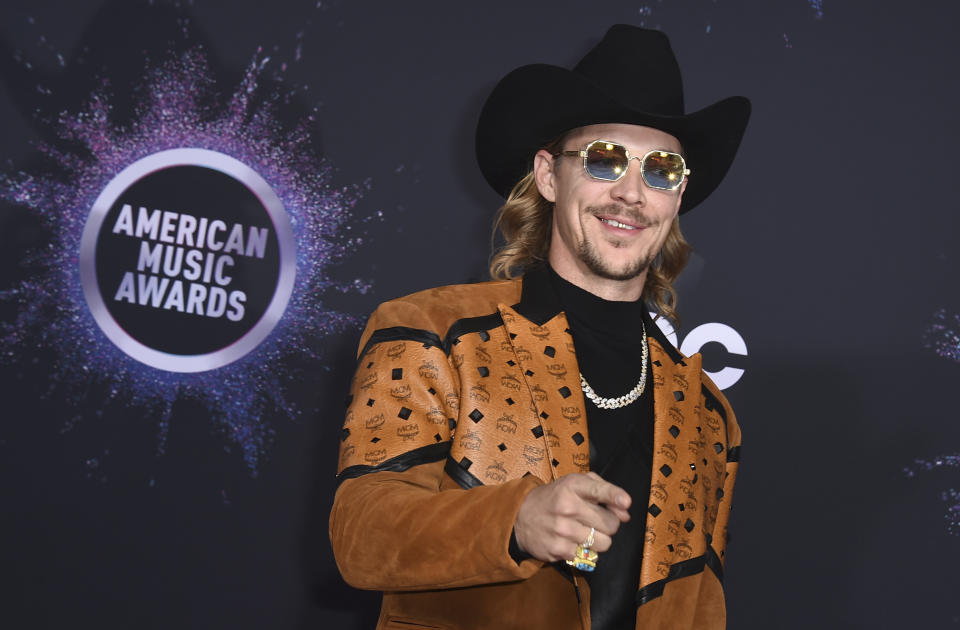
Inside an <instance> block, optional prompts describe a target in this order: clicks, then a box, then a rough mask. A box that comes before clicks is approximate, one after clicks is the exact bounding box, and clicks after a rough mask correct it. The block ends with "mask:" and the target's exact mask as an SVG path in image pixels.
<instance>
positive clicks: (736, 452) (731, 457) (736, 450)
mask: <svg viewBox="0 0 960 630" xmlns="http://www.w3.org/2000/svg"><path fill="white" fill-rule="evenodd" d="M727 461H728V462H739V461H740V447H739V446H734V447H733V448H730V449H727Z"/></svg>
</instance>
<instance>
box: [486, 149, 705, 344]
mask: <svg viewBox="0 0 960 630" xmlns="http://www.w3.org/2000/svg"><path fill="white" fill-rule="evenodd" d="M562 142H563V138H560V139H558V140H556V141H554V142H551V143H550V144H549V145H547V146H546V147H545V149H546V150H547V151H548V152H550V153H551V154H553V153H556V150H557V149H558V147H559V146H560V145H561V144H562ZM552 226H553V203H551V202H549V201H547V200H546V199H544V198H543V196H542V195H541V194H540V190H539V189H538V188H537V183H536V181H534V173H533V170H531V171H530V172H529V173H527V175H526V176H525V177H524V178H523V179H521V180H520V181H519V182H517V185H516V186H514V187H513V190H511V191H510V195H509V196H508V197H507V201H506V203H504V204H503V206H501V207H500V209H499V210H498V211H497V216H496V220H495V221H494V224H493V238H496V234H497V232H498V231H499V232H500V234H502V235H503V239H504V244H503V245H502V246H501V247H499V248H496V249H495V250H494V252H493V254H492V255H491V257H490V276H491V277H493V278H494V279H497V280H507V279H510V278H515V277H516V276H518V275H521V274H522V273H523V272H524V270H526V269H527V268H529V267H531V266H533V265H536V264H541V263H544V262H545V261H546V260H547V253H548V252H549V250H550V233H551V229H552ZM691 250H692V248H691V247H690V244H689V243H687V241H686V239H684V238H683V234H682V233H681V232H680V221H679V219H677V218H674V220H673V223H672V224H671V225H670V231H669V232H668V233H667V238H666V240H665V241H664V243H663V248H662V249H661V250H660V253H659V254H658V255H657V257H656V258H655V259H654V261H653V262H652V263H651V264H650V268H649V269H648V271H647V280H646V282H645V283H644V285H643V295H642V297H643V299H644V300H645V301H646V302H647V304H648V305H649V306H651V307H652V308H653V309H654V310H655V311H656V312H657V313H658V315H660V316H663V317H665V318H666V319H667V320H669V321H670V322H671V323H672V324H674V325H675V326H676V325H678V324H679V317H678V316H677V311H676V305H677V292H676V290H674V288H673V281H674V280H676V279H677V276H679V275H680V272H681V271H683V268H684V267H685V266H686V264H687V260H688V259H689V258H690V252H691Z"/></svg>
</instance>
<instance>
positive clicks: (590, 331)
mask: <svg viewBox="0 0 960 630" xmlns="http://www.w3.org/2000/svg"><path fill="white" fill-rule="evenodd" d="M749 109H750V106H749V102H748V101H747V100H746V99H744V98H742V97H733V98H729V99H726V100H724V101H721V102H719V103H716V104H715V105H712V106H711V107H708V108H706V109H704V110H701V111H699V112H695V113H692V114H685V113H684V110H683V96H682V88H681V82H680V72H679V68H678V67H677V64H676V61H675V59H674V56H673V52H672V50H671V49H670V45H669V42H668V41H667V38H666V36H664V35H663V34H662V33H660V32H658V31H649V30H644V29H639V28H635V27H630V26H624V25H618V26H614V27H613V28H611V29H610V31H609V32H608V33H607V34H606V36H605V37H604V39H603V40H602V41H601V42H600V43H599V44H598V45H597V46H596V47H595V48H593V49H592V50H591V51H590V52H589V53H588V54H587V55H586V56H585V57H584V58H583V59H582V60H581V61H580V63H579V64H578V65H577V66H576V67H575V68H574V69H573V70H568V69H564V68H558V67H554V66H547V65H533V66H524V67H522V68H519V69H517V70H515V71H513V72H512V73H510V74H509V75H507V76H506V77H505V78H504V79H503V80H502V81H501V82H500V83H499V84H498V85H497V86H496V88H495V89H494V91H493V93H492V94H491V96H490V97H489V99H488V101H487V103H486V105H485V106H484V109H483V112H482V114H481V118H480V121H479V125H478V130H477V155H478V160H479V163H480V168H481V170H482V171H483V173H484V176H485V177H486V178H487V180H488V181H489V182H490V184H491V185H492V186H493V187H494V188H495V189H496V190H497V191H498V192H500V193H501V194H502V195H504V196H505V197H507V202H506V204H505V205H504V207H503V208H501V211H500V215H499V217H498V223H499V227H500V229H501V231H502V232H503V234H504V236H505V240H506V245H505V246H504V247H503V248H502V249H501V250H500V251H499V252H498V253H497V254H496V255H495V256H494V258H493V262H492V264H491V271H492V273H493V275H494V276H495V277H501V278H511V277H513V276H516V275H517V274H519V273H522V276H519V277H516V278H513V279H504V280H500V281H494V282H489V283H482V284H475V285H460V286H450V287H440V288H437V289H433V290H430V291H425V292H422V293H418V294H414V295H411V296H408V297H405V298H400V299H398V300H393V301H391V302H387V303H386V304H383V305H381V306H380V307H379V308H378V309H377V310H376V312H374V314H373V315H372V316H371V318H370V321H369V323H368V325H367V328H366V330H365V331H364V333H363V336H362V338H361V344H360V352H359V364H358V369H357V373H356V376H355V379H354V382H353V386H352V390H351V395H350V403H349V409H348V411H347V416H346V421H345V423H344V428H343V432H342V443H341V448H340V466H339V476H340V479H341V480H342V481H341V485H340V487H339V489H338V492H337V496H336V500H335V503H334V507H333V511H332V513H331V517H330V537H331V540H332V542H333V547H334V553H335V556H336V559H337V563H338V566H339V567H340V571H341V573H342V575H343V576H344V579H346V581H347V582H348V583H350V584H352V585H354V586H356V587H358V588H365V589H376V590H382V591H384V598H383V606H382V610H381V614H380V620H379V624H378V626H377V627H378V628H417V627H426V628H524V629H530V628H544V629H547V628H549V629H551V630H553V629H560V628H591V627H592V628H594V629H598V628H599V629H611V628H618V629H619V628H643V629H651V628H656V629H661V628H662V629H668V628H669V629H689V628H722V627H724V625H725V608H724V600H723V591H722V586H721V581H722V573H723V570H722V559H723V554H724V548H725V541H726V524H727V518H728V514H729V506H730V498H731V490H732V485H733V480H734V476H735V471H736V467H737V460H738V453H739V444H740V432H739V428H738V426H737V423H736V420H735V418H734V415H733V412H732V411H731V409H730V407H729V405H728V403H727V401H726V400H725V398H724V397H723V395H722V394H721V393H720V391H719V390H718V388H717V387H716V386H715V385H714V384H713V383H711V382H710V380H709V379H708V378H707V377H706V375H705V374H704V373H703V371H702V369H701V361H700V356H699V355H694V356H692V357H683V356H682V355H681V354H680V353H679V352H678V351H677V350H676V349H675V348H674V347H673V346H672V345H670V343H669V342H667V341H666V340H665V338H664V336H663V334H662V333H661V332H660V330H659V328H658V326H657V325H656V324H655V323H654V322H653V321H652V319H651V317H650V314H649V312H648V311H649V309H650V308H653V309H654V310H655V311H656V312H657V313H658V314H659V316H663V317H667V318H671V319H672V318H674V317H675V312H674V303H675V294H674V293H673V289H672V287H671V284H670V283H671V282H672V281H673V280H674V278H675V277H676V276H677V274H678V273H679V272H680V270H681V269H682V267H683V265H684V263H685V262H686V258H687V255H688V252H689V247H688V246H687V244H686V242H685V241H684V240H683V237H682V235H681V234H680V231H679V225H678V222H677V216H678V214H680V213H683V212H685V211H687V210H689V209H690V208H692V207H693V206H695V205H697V204H698V203H699V202H700V201H702V200H703V199H704V198H705V197H706V196H707V195H709V193H710V192H711V191H712V190H713V189H714V188H715V187H716V186H717V185H718V184H719V183H720V180H721V179H722V178H723V176H724V174H725V173H726V171H727V169H728V167H729V165H730V163H731V162H732V160H733V157H734V154H735V153H736V150H737V147H738V145H739V143H740V139H741V137H742V134H743V131H744V128H745V126H746V122H747V118H748V116H749Z"/></svg>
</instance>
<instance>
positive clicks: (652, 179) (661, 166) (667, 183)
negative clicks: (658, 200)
mask: <svg viewBox="0 0 960 630" xmlns="http://www.w3.org/2000/svg"><path fill="white" fill-rule="evenodd" d="M684 167H685V164H684V163H683V157H682V156H680V155H678V154H676V153H668V152H666V151H651V152H650V153H648V154H647V155H646V157H644V158H643V179H644V181H646V182H647V185H648V186H650V187H651V188H660V189H662V190H673V189H674V188H676V187H677V186H679V185H680V182H682V181H683V171H684Z"/></svg>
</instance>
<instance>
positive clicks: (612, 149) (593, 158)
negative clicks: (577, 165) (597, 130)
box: [583, 141, 627, 182]
mask: <svg viewBox="0 0 960 630" xmlns="http://www.w3.org/2000/svg"><path fill="white" fill-rule="evenodd" d="M583 165H584V168H586V169H587V173H589V174H590V176H591V177H596V178H597V179H605V180H607V181H611V182H615V181H617V180H618V179H620V178H621V177H623V173H624V171H626V169H627V150H626V148H624V147H622V146H620V145H619V144H614V143H612V142H602V141H598V142H591V143H590V144H589V145H588V146H587V157H586V158H585V159H584V162H583Z"/></svg>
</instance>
